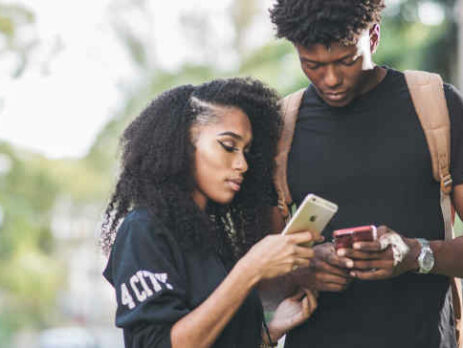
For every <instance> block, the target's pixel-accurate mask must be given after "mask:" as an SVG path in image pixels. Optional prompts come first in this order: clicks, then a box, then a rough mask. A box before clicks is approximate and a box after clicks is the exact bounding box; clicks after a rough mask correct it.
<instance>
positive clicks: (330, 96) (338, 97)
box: [323, 92, 347, 101]
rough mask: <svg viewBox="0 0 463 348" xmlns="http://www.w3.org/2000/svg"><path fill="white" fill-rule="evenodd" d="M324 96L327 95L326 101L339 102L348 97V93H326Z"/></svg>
mask: <svg viewBox="0 0 463 348" xmlns="http://www.w3.org/2000/svg"><path fill="white" fill-rule="evenodd" d="M323 94H324V95H325V97H326V99H329V100H331V101H338V100H341V99H343V98H344V97H345V96H346V95H347V92H325V93H323Z"/></svg>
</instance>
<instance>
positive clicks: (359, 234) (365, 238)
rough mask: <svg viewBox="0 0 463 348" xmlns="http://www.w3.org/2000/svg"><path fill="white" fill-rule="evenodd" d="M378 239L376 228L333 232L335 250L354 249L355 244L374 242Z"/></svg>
mask: <svg viewBox="0 0 463 348" xmlns="http://www.w3.org/2000/svg"><path fill="white" fill-rule="evenodd" d="M376 238H377V231H376V226H374V225H368V226H358V227H350V228H343V229H341V230H335V231H334V232H333V241H334V248H335V249H336V250H338V249H341V248H352V244H354V243H355V242H372V241H374V240H376Z"/></svg>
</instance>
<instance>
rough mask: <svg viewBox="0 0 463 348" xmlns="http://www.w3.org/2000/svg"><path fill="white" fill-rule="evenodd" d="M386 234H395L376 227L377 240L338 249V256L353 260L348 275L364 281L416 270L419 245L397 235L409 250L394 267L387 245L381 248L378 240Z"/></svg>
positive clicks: (391, 276) (413, 240)
mask: <svg viewBox="0 0 463 348" xmlns="http://www.w3.org/2000/svg"><path fill="white" fill-rule="evenodd" d="M386 233H396V232H394V231H393V230H391V229H389V228H388V227H386V226H380V227H378V240H375V241H373V242H355V243H354V244H353V249H339V250H338V251H337V255H338V256H343V257H348V258H350V259H353V260H354V267H353V269H352V270H351V272H350V275H351V276H352V277H354V278H358V279H365V280H377V279H388V278H393V277H397V276H398V275H400V274H402V273H405V272H407V271H411V270H415V269H417V267H418V266H417V261H416V260H417V257H418V254H419V252H420V245H419V243H418V241H417V240H416V239H409V238H405V237H403V236H400V235H399V234H398V233H397V235H398V236H399V237H400V238H401V239H402V241H403V242H404V243H405V244H406V245H407V246H408V247H409V248H410V249H409V251H408V253H407V254H406V255H405V257H404V259H403V260H402V261H401V262H400V263H398V264H397V265H395V266H394V255H393V251H392V247H391V246H390V245H389V246H388V247H387V248H385V249H384V248H383V247H382V246H381V243H380V241H379V238H380V237H381V236H383V235H385V234H386Z"/></svg>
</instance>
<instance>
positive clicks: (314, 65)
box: [303, 63, 320, 70]
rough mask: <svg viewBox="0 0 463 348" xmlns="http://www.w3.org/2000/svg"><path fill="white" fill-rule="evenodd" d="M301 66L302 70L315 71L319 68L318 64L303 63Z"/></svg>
mask: <svg viewBox="0 0 463 348" xmlns="http://www.w3.org/2000/svg"><path fill="white" fill-rule="evenodd" d="M303 66H304V69H310V70H316V69H318V68H319V67H320V64H314V63H304V65H303Z"/></svg>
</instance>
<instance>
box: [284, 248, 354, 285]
mask: <svg viewBox="0 0 463 348" xmlns="http://www.w3.org/2000/svg"><path fill="white" fill-rule="evenodd" d="M313 250H314V257H313V259H312V261H311V264H310V266H309V267H307V268H300V269H298V270H297V271H295V272H293V273H292V274H291V276H292V278H293V279H294V281H295V282H296V283H297V284H298V285H299V286H301V287H302V288H305V289H311V290H315V291H330V292H339V291H343V290H345V289H346V288H347V286H348V285H349V283H350V279H351V277H350V275H349V271H350V270H351V268H352V267H353V265H354V262H353V261H352V260H350V259H348V258H347V257H343V256H337V255H336V253H335V250H334V246H333V244H332V243H323V244H319V245H316V246H314V247H313Z"/></svg>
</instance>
